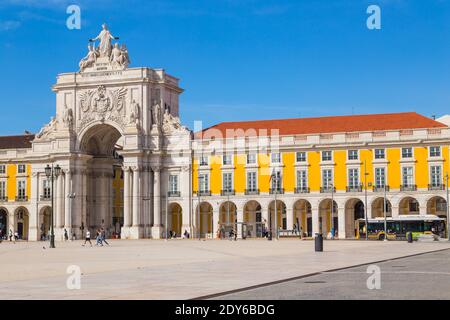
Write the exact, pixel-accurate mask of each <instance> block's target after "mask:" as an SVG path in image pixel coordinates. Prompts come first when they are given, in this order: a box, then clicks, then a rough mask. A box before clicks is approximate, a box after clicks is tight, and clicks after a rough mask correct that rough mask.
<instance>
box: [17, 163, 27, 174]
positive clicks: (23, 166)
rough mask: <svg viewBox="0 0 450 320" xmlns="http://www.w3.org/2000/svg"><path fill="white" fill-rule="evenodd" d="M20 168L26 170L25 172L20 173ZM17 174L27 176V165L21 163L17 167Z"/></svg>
mask: <svg viewBox="0 0 450 320" xmlns="http://www.w3.org/2000/svg"><path fill="white" fill-rule="evenodd" d="M20 168H23V169H24V170H23V172H20V171H21V170H20ZM17 173H18V174H26V173H27V165H26V164H22V163H19V164H18V165H17Z"/></svg>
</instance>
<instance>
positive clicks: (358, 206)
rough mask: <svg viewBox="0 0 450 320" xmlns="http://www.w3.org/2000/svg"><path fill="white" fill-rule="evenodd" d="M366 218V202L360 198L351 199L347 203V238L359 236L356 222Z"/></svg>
mask: <svg viewBox="0 0 450 320" xmlns="http://www.w3.org/2000/svg"><path fill="white" fill-rule="evenodd" d="M364 218H365V208H364V202H363V201H362V200H361V199H359V198H351V199H348V200H347V201H346V202H345V237H346V238H354V237H356V236H357V235H358V230H357V225H356V221H357V220H358V219H364Z"/></svg>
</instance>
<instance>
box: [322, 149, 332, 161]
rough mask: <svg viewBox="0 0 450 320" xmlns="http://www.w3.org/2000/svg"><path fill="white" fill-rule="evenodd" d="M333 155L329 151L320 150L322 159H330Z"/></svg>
mask: <svg viewBox="0 0 450 320" xmlns="http://www.w3.org/2000/svg"><path fill="white" fill-rule="evenodd" d="M331 160H333V156H332V153H331V151H322V161H331Z"/></svg>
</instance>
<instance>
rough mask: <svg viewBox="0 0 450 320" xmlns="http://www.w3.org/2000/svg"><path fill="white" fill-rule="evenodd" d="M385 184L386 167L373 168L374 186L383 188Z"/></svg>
mask: <svg viewBox="0 0 450 320" xmlns="http://www.w3.org/2000/svg"><path fill="white" fill-rule="evenodd" d="M385 184H386V168H375V188H376V189H383V188H384V186H385Z"/></svg>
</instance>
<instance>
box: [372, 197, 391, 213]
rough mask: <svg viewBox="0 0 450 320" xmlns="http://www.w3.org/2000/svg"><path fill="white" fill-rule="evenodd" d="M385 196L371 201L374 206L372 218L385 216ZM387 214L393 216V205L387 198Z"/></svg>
mask: <svg viewBox="0 0 450 320" xmlns="http://www.w3.org/2000/svg"><path fill="white" fill-rule="evenodd" d="M383 205H384V198H383V197H378V198H375V199H374V200H373V201H372V203H371V208H372V218H383V217H384V209H383ZM386 216H387V217H392V205H391V202H390V201H389V200H387V199H386Z"/></svg>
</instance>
